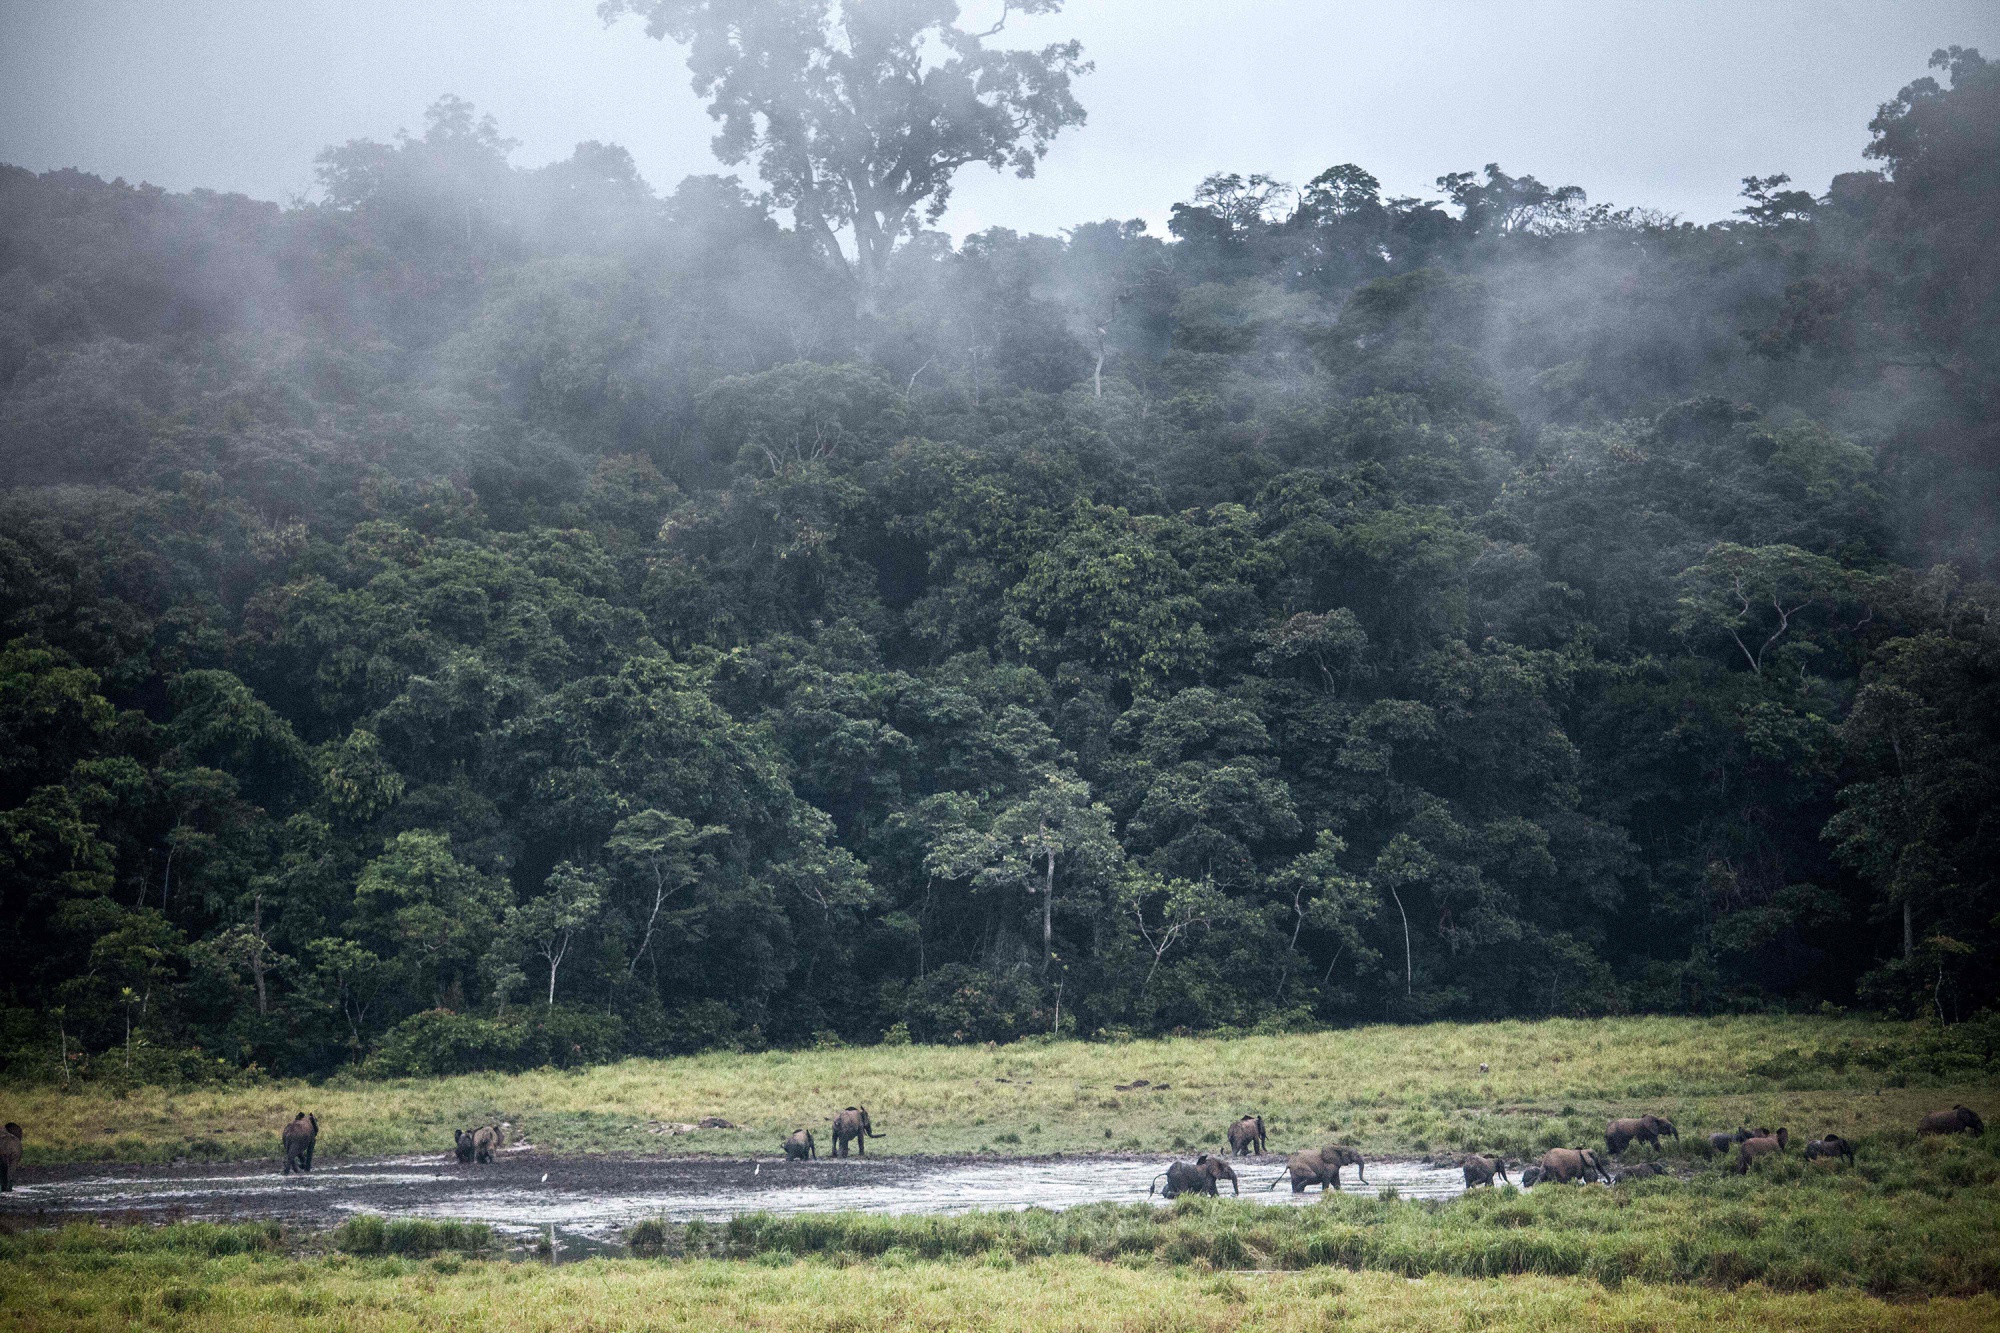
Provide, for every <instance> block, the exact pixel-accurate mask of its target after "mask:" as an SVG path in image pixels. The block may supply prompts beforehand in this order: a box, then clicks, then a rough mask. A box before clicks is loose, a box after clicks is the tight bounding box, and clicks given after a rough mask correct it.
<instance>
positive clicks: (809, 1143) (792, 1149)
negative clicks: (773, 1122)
mask: <svg viewBox="0 0 2000 1333" xmlns="http://www.w3.org/2000/svg"><path fill="white" fill-rule="evenodd" d="M818 1156H819V1149H818V1148H816V1147H814V1146H813V1132H812V1131H811V1130H809V1129H795V1130H793V1131H792V1136H791V1137H790V1138H788V1139H786V1140H785V1160H786V1161H788V1162H810V1161H811V1160H813V1159H814V1158H815V1157H818Z"/></svg>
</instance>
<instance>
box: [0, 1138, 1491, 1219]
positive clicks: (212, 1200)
mask: <svg viewBox="0 0 2000 1333" xmlns="http://www.w3.org/2000/svg"><path fill="white" fill-rule="evenodd" d="M1166 1162H1167V1159H1163V1158H1153V1157H1148V1158H1133V1157H1069V1158H1043V1159H1034V1160H1018V1161H979V1162H964V1161H936V1160H923V1159H898V1158H876V1159H873V1160H857V1159H847V1160H844V1161H819V1162H783V1161H763V1162H749V1161H715V1160H712V1159H698V1158H668V1159H661V1160H655V1161H628V1160H621V1159H615V1158H540V1159H536V1158H523V1159H517V1160H514V1161H508V1162H502V1163H496V1164H494V1165H492V1166H481V1167H467V1166H460V1165H458V1164H457V1163H455V1162H449V1161H446V1162H440V1161H439V1160H438V1159H435V1158H393V1159H386V1160H381V1161H374V1162H361V1163H351V1164H345V1165H340V1166H326V1167H322V1168H321V1169H318V1170H315V1171H314V1172H312V1174H310V1175H306V1176H285V1175H282V1174H279V1173H278V1172H277V1171H275V1170H272V1171H267V1172H246V1171H244V1170H243V1169H242V1168H241V1167H237V1168H234V1169H230V1170H227V1172H226V1173H225V1172H224V1171H218V1172H216V1173H215V1174H201V1173H200V1172H199V1171H198V1170H196V1171H189V1170H181V1171H176V1172H173V1173H171V1174H161V1175H157V1176H143V1175H101V1176H94V1177H84V1178H79V1179H75V1180H67V1181H62V1180H58V1181H50V1182H46V1183H24V1184H22V1185H21V1186H20V1187H19V1188H17V1189H16V1191H15V1192H14V1193H13V1194H12V1195H11V1196H9V1197H8V1198H7V1200H6V1201H5V1203H4V1204H0V1208H4V1209H5V1210H6V1211H8V1212H42V1213H58V1214H59V1213H139V1214H142V1215H151V1216H158V1217H161V1218H162V1219H164V1218H167V1217H183V1218H191V1219H205V1220H218V1221H220V1220H236V1221H242V1220H250V1219H259V1218H276V1219H279V1220H281V1221H293V1222H302V1223H306V1224H311V1225H328V1224H332V1223H336V1222H338V1221H339V1220H340V1219H341V1218H343V1217H346V1216H348V1215H351V1214H355V1213H375V1214H380V1215H382V1216H385V1217H426V1218H456V1219H462V1220H466V1221H474V1222H485V1223H489V1224H490V1225H492V1226H493V1227H494V1228H495V1229H496V1230H499V1231H502V1232H509V1233H525V1232H531V1231H541V1230H543V1229H544V1228H547V1227H556V1228H559V1229H560V1230H562V1231H563V1232H566V1233H570V1234H574V1235H579V1236H582V1237H586V1238H595V1239H608V1238H610V1237H611V1236H613V1235H615V1234H616V1233H618V1232H619V1231H621V1230H622V1229H623V1228H625V1227H626V1226H629V1225H630V1224H631V1223H633V1222H635V1221H638V1220H639V1219H641V1218H647V1217H665V1218H668V1219H670V1220H672V1221H677V1222H684V1221H688V1220H691V1219H694V1218H701V1219H704V1220H711V1221H722V1220H726V1219H728V1218H730V1217H734V1216H736V1215H737V1214H739V1213H751V1212H770V1213H829V1212H847V1211H859V1212H870V1213H963V1212H970V1211H972V1210H975V1209H1020V1208H1031V1207H1041V1208H1055V1209H1060V1208H1068V1207H1073V1206H1075V1205H1078V1204H1084V1203H1106V1202H1109V1203H1142V1202H1145V1201H1146V1199H1147V1198H1148V1195H1147V1187H1148V1186H1149V1185H1150V1184H1152V1183H1153V1181H1154V1178H1155V1176H1156V1175H1157V1174H1158V1173H1159V1172H1160V1171H1162V1170H1164V1169H1165V1167H1166ZM1235 1165H1236V1170H1237V1172H1238V1174H1239V1175H1240V1176H1241V1177H1242V1181H1241V1185H1242V1189H1243V1193H1242V1197H1243V1198H1245V1199H1247V1200H1251V1201H1254V1202H1261V1203H1266V1204H1283V1205H1295V1204H1301V1203H1310V1202H1313V1201H1315V1200H1317V1199H1318V1197H1319V1191H1318V1190H1316V1189H1315V1190H1313V1191H1312V1192H1310V1193H1308V1194H1303V1195H1295V1194H1293V1193H1292V1192H1291V1189H1290V1186H1289V1184H1288V1183H1287V1182H1285V1181H1284V1180H1281V1179H1276V1178H1278V1177H1281V1176H1282V1175H1283V1174H1284V1162H1283V1159H1282V1158H1277V1157H1269V1158H1261V1159H1251V1160H1248V1161H1242V1162H1238V1163H1236V1164H1235ZM1367 1169H1368V1179H1367V1181H1366V1182H1365V1183H1362V1182H1359V1181H1357V1180H1355V1179H1354V1177H1353V1175H1352V1173H1351V1172H1346V1173H1343V1177H1342V1179H1343V1185H1344V1187H1345V1192H1347V1193H1350V1194H1364V1195H1374V1194H1376V1193H1378V1192H1380V1191H1381V1190H1382V1189H1383V1188H1385V1187H1390V1186H1393V1187H1394V1188H1395V1189H1396V1191H1397V1192H1398V1193H1399V1194H1401V1195H1402V1196H1403V1197H1405V1198H1448V1197H1452V1196H1455V1195H1457V1194H1459V1193H1460V1192H1462V1189H1463V1183H1464V1182H1463V1177H1462V1175H1461V1174H1460V1173H1459V1172H1458V1171H1457V1170H1455V1169H1449V1168H1438V1167H1433V1166H1430V1165H1429V1164H1427V1163H1424V1162H1408V1161H1380V1162H1371V1163H1369V1165H1368V1168H1367ZM1274 1180H1276V1185H1275V1188H1272V1189H1268V1190H1267V1189H1266V1188H1265V1186H1266V1185H1267V1184H1271V1183H1272V1182H1273V1181H1274ZM1222 1193H1223V1196H1224V1197H1228V1196H1229V1185H1228V1182H1227V1181H1225V1182H1223V1186H1222ZM1152 1197H1153V1198H1154V1199H1155V1200H1156V1201H1157V1199H1158V1196H1157V1195H1154V1196H1152Z"/></svg>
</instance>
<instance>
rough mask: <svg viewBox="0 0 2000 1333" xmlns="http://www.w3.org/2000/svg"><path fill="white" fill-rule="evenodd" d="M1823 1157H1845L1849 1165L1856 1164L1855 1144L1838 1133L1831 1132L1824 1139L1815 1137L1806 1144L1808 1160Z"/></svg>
mask: <svg viewBox="0 0 2000 1333" xmlns="http://www.w3.org/2000/svg"><path fill="white" fill-rule="evenodd" d="M1821 1157H1845V1158H1846V1159H1847V1164H1848V1165H1849V1166H1853V1165H1854V1145H1853V1144H1851V1143H1849V1142H1848V1141H1847V1140H1846V1139H1843V1138H1842V1137H1840V1135H1838V1134H1834V1133H1829V1134H1828V1135H1827V1136H1826V1137H1825V1138H1823V1139H1814V1140H1813V1141H1812V1142H1810V1143H1808V1144H1807V1145H1806V1160H1807V1161H1808V1162H1811V1161H1816V1160H1818V1159H1819V1158H1821Z"/></svg>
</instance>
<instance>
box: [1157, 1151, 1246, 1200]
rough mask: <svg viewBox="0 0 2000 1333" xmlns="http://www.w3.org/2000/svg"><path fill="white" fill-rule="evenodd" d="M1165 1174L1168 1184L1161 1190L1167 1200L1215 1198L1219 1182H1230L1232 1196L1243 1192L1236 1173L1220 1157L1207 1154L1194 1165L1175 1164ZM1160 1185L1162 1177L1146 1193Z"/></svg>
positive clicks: (1196, 1159)
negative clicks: (1199, 1196) (1197, 1196)
mask: <svg viewBox="0 0 2000 1333" xmlns="http://www.w3.org/2000/svg"><path fill="white" fill-rule="evenodd" d="M1163 1174H1164V1175H1165V1176H1166V1178H1167V1183H1166V1186H1165V1187H1164V1188H1163V1189H1161V1190H1160V1196H1161V1197H1162V1198H1166V1199H1175V1198H1179V1197H1180V1196H1181V1195H1183V1194H1206V1195H1208V1196H1209V1197H1210V1198H1213V1197H1215V1192H1216V1190H1215V1182H1216V1181H1218V1180H1226V1181H1228V1182H1229V1191H1230V1193H1232V1194H1241V1193H1242V1192H1243V1190H1242V1188H1241V1186H1239V1185H1238V1184H1237V1182H1236V1172H1235V1171H1233V1170H1231V1169H1230V1166H1229V1163H1227V1162H1225V1161H1223V1160H1222V1159H1221V1158H1220V1157H1210V1156H1209V1155H1208V1154H1207V1153H1203V1154H1202V1155H1201V1156H1199V1157H1197V1158H1195V1159H1194V1161H1193V1163H1192V1164H1190V1163H1187V1162H1175V1163H1174V1164H1173V1165H1172V1166H1169V1167H1168V1168H1167V1169H1166V1171H1165V1172H1164V1173H1163ZM1159 1183H1160V1177H1159V1176H1154V1177H1153V1184H1152V1185H1148V1186H1146V1193H1148V1194H1151V1193H1152V1192H1153V1185H1158V1184H1159Z"/></svg>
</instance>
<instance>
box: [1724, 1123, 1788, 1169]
mask: <svg viewBox="0 0 2000 1333" xmlns="http://www.w3.org/2000/svg"><path fill="white" fill-rule="evenodd" d="M1791 1141H1792V1136H1791V1135H1789V1134H1787V1133H1786V1132H1785V1127H1784V1126H1783V1125H1780V1126H1778V1132H1777V1133H1775V1134H1759V1135H1757V1136H1756V1137H1755V1138H1748V1139H1745V1140H1743V1142H1742V1143H1740V1144H1738V1145H1737V1147H1736V1174H1737V1175H1739V1176H1747V1175H1749V1174H1750V1164H1751V1163H1753V1162H1755V1161H1756V1160H1757V1159H1758V1158H1760V1157H1770V1156H1773V1155H1775V1154H1778V1153H1782V1152H1783V1151H1784V1150H1785V1145H1786V1144H1788V1143H1790V1142H1791Z"/></svg>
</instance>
